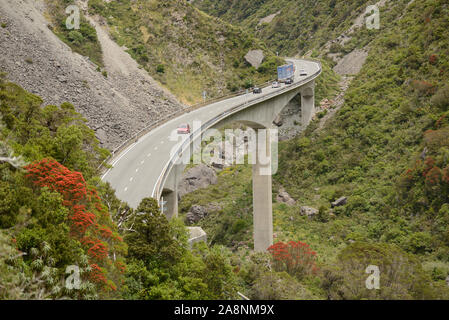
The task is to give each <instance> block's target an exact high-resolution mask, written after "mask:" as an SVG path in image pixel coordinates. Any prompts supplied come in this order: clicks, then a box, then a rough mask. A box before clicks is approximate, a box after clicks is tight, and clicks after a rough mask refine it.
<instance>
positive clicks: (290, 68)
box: [278, 63, 295, 82]
mask: <svg viewBox="0 0 449 320" xmlns="http://www.w3.org/2000/svg"><path fill="white" fill-rule="evenodd" d="M294 78H295V65H294V64H293V63H289V64H284V65H283V66H280V67H278V81H279V82H285V81H286V80H287V79H291V80H294Z"/></svg>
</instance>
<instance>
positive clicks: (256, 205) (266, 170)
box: [253, 134, 273, 252]
mask: <svg viewBox="0 0 449 320" xmlns="http://www.w3.org/2000/svg"><path fill="white" fill-rule="evenodd" d="M257 136H258V139H261V138H262V137H261V136H263V135H259V134H258V135H257ZM262 140H265V141H257V152H256V154H257V156H255V158H256V159H255V163H253V220H254V251H259V252H260V251H265V250H267V249H268V247H269V246H271V245H272V244H273V211H272V188H271V141H270V135H269V134H267V135H266V138H265V139H263V138H262Z"/></svg>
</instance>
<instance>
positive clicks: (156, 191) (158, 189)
mask: <svg viewBox="0 0 449 320" xmlns="http://www.w3.org/2000/svg"><path fill="white" fill-rule="evenodd" d="M302 60H309V61H312V62H315V63H317V64H318V71H316V72H315V73H314V74H312V75H310V76H308V77H307V78H304V79H302V80H300V81H298V82H294V83H293V84H291V85H288V86H286V87H284V88H282V89H280V90H277V91H275V92H271V93H268V94H265V95H263V96H260V97H258V98H255V99H251V100H248V101H245V102H243V103H239V104H238V105H236V106H234V107H232V108H231V109H229V110H226V111H224V112H222V113H220V114H219V115H217V116H215V117H214V118H212V119H210V120H208V121H206V122H205V123H204V124H203V125H202V126H201V128H198V129H197V130H195V131H194V132H192V133H191V134H190V136H189V139H186V140H185V141H184V142H183V143H182V144H181V145H180V146H179V148H178V150H176V152H174V154H173V155H172V157H171V158H170V160H169V161H168V163H167V164H166V166H165V167H164V169H163V171H162V172H161V174H160V175H159V178H158V180H157V182H156V185H155V186H154V188H153V192H152V195H151V196H152V197H153V198H155V199H157V200H158V201H159V200H160V198H161V195H162V191H163V186H164V184H165V181H166V180H167V178H168V176H169V174H170V171H171V169H172V168H173V166H174V165H175V164H176V163H177V162H178V161H179V160H180V156H181V155H182V153H183V152H185V151H186V149H187V148H190V144H191V142H193V141H194V140H195V139H197V138H198V136H201V135H202V133H203V132H204V131H205V130H206V129H208V128H210V127H211V126H213V125H214V124H216V123H218V122H220V121H221V120H223V119H224V118H226V117H228V116H229V115H231V114H234V113H237V112H239V111H241V110H243V109H245V108H248V107H250V106H252V105H255V104H258V103H259V102H261V101H265V100H268V99H271V98H273V97H276V96H278V95H281V94H283V93H285V92H287V91H290V90H293V89H296V88H298V87H300V86H302V85H304V84H306V83H307V82H310V81H312V80H314V79H316V78H317V77H318V76H319V75H320V74H321V71H322V68H321V62H320V61H319V60H314V59H302Z"/></svg>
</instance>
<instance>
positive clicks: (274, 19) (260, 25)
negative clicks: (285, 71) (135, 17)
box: [194, 0, 405, 55]
mask: <svg viewBox="0 0 449 320" xmlns="http://www.w3.org/2000/svg"><path fill="white" fill-rule="evenodd" d="M384 2H385V1H379V7H380V8H381V10H382V4H383V3H384ZM397 2H398V3H401V4H402V3H404V2H405V1H397ZM194 4H195V5H196V6H197V7H198V8H200V9H201V10H204V11H205V12H207V13H209V14H211V15H214V16H217V17H220V18H222V19H224V20H226V21H229V22H230V23H235V24H238V25H241V26H242V27H244V28H246V29H247V30H250V31H251V32H252V33H253V34H254V35H255V36H256V37H258V38H260V39H262V40H263V41H264V42H265V43H266V44H267V46H268V47H269V48H271V49H272V50H276V51H279V53H280V54H281V55H294V54H305V53H306V52H308V51H309V50H311V49H318V48H320V47H322V46H323V45H324V44H325V43H326V42H327V41H329V40H332V39H336V38H337V37H338V36H339V35H340V34H341V33H342V32H343V31H345V30H347V29H349V28H350V27H351V26H352V25H354V21H355V20H356V18H357V17H359V16H360V15H361V14H363V13H364V12H365V9H366V7H367V6H368V5H371V4H374V3H372V2H368V1H366V0H357V1H344V0H323V1H314V0H304V1H296V0H274V1H273V0H258V1H252V0H230V1H221V0H195V1H194ZM392 6H396V4H395V3H393V2H391V1H390V4H389V8H384V9H385V10H391V9H392V8H391V7H392ZM383 23H384V22H383ZM360 31H361V32H363V36H364V37H365V38H367V36H368V35H369V33H370V32H368V30H366V29H364V28H361V29H360ZM365 40H369V39H365ZM365 43H366V42H365Z"/></svg>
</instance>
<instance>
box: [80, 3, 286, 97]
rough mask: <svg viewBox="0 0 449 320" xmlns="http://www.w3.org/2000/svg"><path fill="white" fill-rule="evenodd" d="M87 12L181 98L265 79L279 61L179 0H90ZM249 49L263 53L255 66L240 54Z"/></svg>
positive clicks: (238, 31)
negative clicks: (98, 18) (102, 21)
mask: <svg viewBox="0 0 449 320" xmlns="http://www.w3.org/2000/svg"><path fill="white" fill-rule="evenodd" d="M89 12H90V13H91V14H92V15H93V14H97V15H100V16H102V17H103V18H104V21H106V22H107V24H108V26H109V30H110V33H111V34H112V36H113V38H114V39H115V40H116V41H117V43H118V44H119V45H120V46H126V47H127V48H128V49H129V50H128V52H129V53H130V54H131V56H133V57H134V58H135V59H136V60H137V61H138V62H139V64H141V65H142V66H143V67H144V68H145V69H146V70H147V71H148V72H149V73H150V74H151V75H152V76H153V77H154V78H155V79H156V80H158V81H160V82H161V83H162V84H163V85H165V86H166V87H167V88H168V89H170V90H171V91H172V92H173V93H174V94H176V95H177V96H178V97H180V98H181V99H183V101H185V102H189V103H193V102H199V101H201V100H202V92H203V91H206V92H207V95H208V97H217V96H220V95H223V94H225V93H229V92H231V91H235V90H238V89H241V88H243V87H245V86H246V87H249V86H250V85H251V84H252V83H254V84H255V83H262V82H265V81H268V80H270V79H273V78H275V76H276V66H277V65H279V64H281V63H283V61H282V60H281V59H278V58H277V57H275V56H274V55H273V53H272V52H271V51H270V50H268V49H267V48H266V47H265V46H264V45H263V44H262V42H260V41H258V40H256V39H254V38H253V37H251V36H250V35H248V34H247V33H246V32H244V31H242V29H240V28H238V27H234V26H231V25H229V24H227V23H225V22H223V21H221V20H219V19H216V18H213V17H210V16H208V15H206V14H204V13H203V12H201V11H199V10H197V9H196V8H194V7H193V6H192V5H190V4H188V3H187V2H186V1H185V0H176V1H159V0H152V1H143V0H137V1H130V0H125V1H120V2H117V1H111V2H109V3H106V2H103V1H102V0H90V1H89ZM250 50H262V51H263V52H264V54H265V59H264V61H263V62H262V64H261V66H259V67H258V68H257V69H256V68H254V67H252V66H250V65H249V64H248V62H246V60H245V58H244V57H245V55H246V54H247V53H248V51H250Z"/></svg>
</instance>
